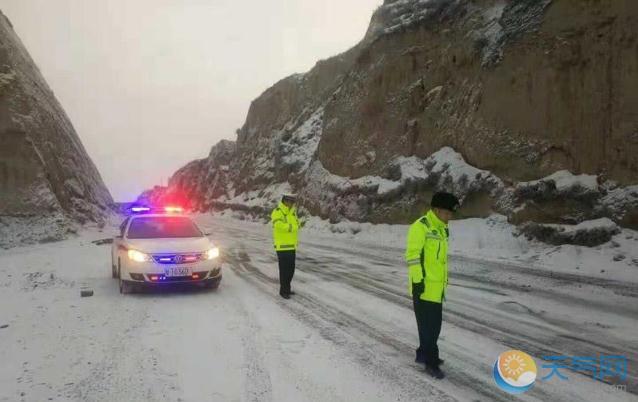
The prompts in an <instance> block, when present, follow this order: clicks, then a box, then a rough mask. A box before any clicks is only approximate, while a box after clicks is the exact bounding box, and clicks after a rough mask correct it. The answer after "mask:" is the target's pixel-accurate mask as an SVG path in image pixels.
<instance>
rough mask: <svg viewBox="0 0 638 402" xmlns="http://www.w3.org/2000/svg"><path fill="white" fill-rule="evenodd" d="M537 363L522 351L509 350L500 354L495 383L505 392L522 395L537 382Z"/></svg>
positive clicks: (494, 371) (496, 365)
mask: <svg viewBox="0 0 638 402" xmlns="http://www.w3.org/2000/svg"><path fill="white" fill-rule="evenodd" d="M536 373H537V369H536V363H535V362H534V359H532V357H531V356H530V355H528V354H527V353H525V352H521V351H520V350H508V351H507V352H503V353H501V354H500V356H499V357H498V359H496V362H495V363H494V370H493V374H494V381H496V385H498V386H499V387H500V388H501V389H502V390H503V391H506V392H509V393H510V394H521V393H523V392H525V391H528V390H529V389H531V388H532V386H533V385H534V381H536Z"/></svg>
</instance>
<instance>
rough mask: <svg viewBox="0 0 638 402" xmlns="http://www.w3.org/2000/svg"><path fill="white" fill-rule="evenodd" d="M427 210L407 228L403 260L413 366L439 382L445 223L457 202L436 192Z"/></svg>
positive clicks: (444, 194) (442, 376)
mask: <svg viewBox="0 0 638 402" xmlns="http://www.w3.org/2000/svg"><path fill="white" fill-rule="evenodd" d="M430 207H431V209H430V210H429V211H428V212H427V214H425V216H423V217H421V218H419V219H418V220H417V221H416V222H414V223H413V224H412V225H411V226H410V229H409V231H408V239H407V247H406V251H405V259H406V262H407V264H408V277H409V286H408V287H409V292H410V295H411V296H412V300H413V304H414V314H415V315H416V323H417V328H418V330H419V347H418V349H417V350H416V359H415V362H417V363H422V364H425V371H426V372H427V373H428V374H429V375H431V376H432V377H434V378H437V379H442V378H444V377H445V374H444V373H443V371H442V370H441V368H440V367H439V366H440V365H441V364H443V360H441V359H440V358H439V348H438V346H437V341H438V339H439V334H440V333H441V323H442V303H443V300H445V289H446V287H447V282H448V279H447V278H448V266H447V250H448V238H449V235H450V232H449V230H448V221H449V220H450V219H451V218H452V216H453V214H454V212H455V211H456V210H457V209H458V207H459V200H458V199H457V198H456V197H455V196H454V195H453V194H450V193H444V192H439V193H436V194H434V196H433V197H432V202H431V203H430Z"/></svg>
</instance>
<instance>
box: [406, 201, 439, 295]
mask: <svg viewBox="0 0 638 402" xmlns="http://www.w3.org/2000/svg"><path fill="white" fill-rule="evenodd" d="M448 237H449V230H448V225H446V224H445V223H444V222H443V221H441V220H440V219H439V218H438V217H437V216H436V214H435V213H434V211H432V210H430V211H428V213H427V214H426V215H425V216H423V217H422V218H420V219H419V220H417V221H416V222H414V223H413V224H412V225H411V226H410V229H409V231H408V239H407V245H406V250H405V261H406V262H407V265H408V278H409V284H408V292H409V293H410V295H412V284H413V283H419V282H421V281H424V285H425V291H424V292H423V293H422V294H421V295H420V296H419V297H420V299H421V300H427V301H432V302H436V303H441V302H442V301H443V300H444V299H445V289H446V288H447V282H448V266H447V249H448Z"/></svg>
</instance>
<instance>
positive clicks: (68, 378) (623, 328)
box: [0, 217, 638, 402]
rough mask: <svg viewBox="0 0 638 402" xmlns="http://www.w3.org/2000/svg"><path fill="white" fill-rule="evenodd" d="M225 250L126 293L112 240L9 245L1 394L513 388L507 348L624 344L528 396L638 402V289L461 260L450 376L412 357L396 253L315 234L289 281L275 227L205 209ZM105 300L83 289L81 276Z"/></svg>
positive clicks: (445, 397)
mask: <svg viewBox="0 0 638 402" xmlns="http://www.w3.org/2000/svg"><path fill="white" fill-rule="evenodd" d="M198 219H199V220H200V223H201V225H202V226H203V227H205V229H206V230H207V232H211V233H212V234H211V238H212V239H214V240H215V241H216V242H218V243H219V245H220V246H221V247H222V250H223V257H224V260H225V264H224V279H223V281H222V284H221V286H220V288H219V289H218V290H217V291H214V292H210V291H187V292H164V291H162V292H147V293H143V294H134V295H120V294H119V293H118V288H117V283H116V281H115V280H113V279H111V278H110V267H109V263H110V261H109V246H108V245H95V244H93V243H92V242H91V241H92V240H97V239H100V238H104V237H106V236H107V235H108V234H109V232H110V230H105V231H104V232H102V233H99V232H97V231H90V230H88V231H86V232H85V233H83V234H82V235H81V236H80V237H78V238H74V239H70V240H66V241H63V242H59V243H50V244H42V245H36V246H30V247H21V248H14V249H10V250H4V251H0V326H3V325H8V327H6V328H1V329H0V362H2V363H1V364H0V401H21V400H22V401H47V400H53V401H147V400H148V401H165V400H166V401H349V402H351V401H426V400H427V401H478V400H480V401H493V400H494V401H511V400H513V398H514V397H513V396H511V395H509V394H506V393H504V392H503V391H501V390H500V389H499V388H497V386H496V385H495V383H494V380H493V378H492V376H491V370H492V366H493V364H494V361H495V360H496V358H497V356H498V354H499V353H501V352H503V351H506V350H509V349H520V350H523V351H525V352H527V353H529V354H530V355H532V356H533V357H534V358H535V360H536V362H537V364H538V365H539V377H541V376H544V375H546V374H547V373H548V370H547V369H543V368H541V367H540V365H541V364H543V363H544V362H543V360H542V358H541V357H542V356H548V355H549V356H556V355H566V356H598V355H600V354H622V355H625V356H626V357H627V358H628V360H629V365H628V377H627V379H626V380H625V381H619V380H618V379H613V378H608V379H607V382H610V383H619V384H624V385H625V386H626V389H625V390H622V389H620V390H618V389H616V388H615V387H613V386H611V385H609V384H607V383H605V382H601V381H595V380H593V379H592V378H591V375H588V374H587V373H577V372H574V371H570V370H567V369H563V370H561V373H562V374H565V375H567V376H568V379H567V380H560V379H558V378H556V377H554V378H551V379H548V380H544V381H543V380H540V379H537V381H536V384H535V386H534V388H533V389H532V390H531V391H529V392H527V393H525V394H523V395H521V396H517V397H516V399H517V400H525V401H539V400H543V401H576V400H579V401H580V400H582V401H607V400H609V401H616V400H618V401H635V400H638V396H637V394H638V379H637V377H638V371H637V369H638V366H637V365H636V362H638V337H636V336H635V333H636V328H638V286H636V285H632V284H627V283H620V282H613V281H604V280H601V279H592V278H588V277H581V276H575V275H566V274H554V275H551V274H550V273H548V272H547V271H539V270H534V269H530V268H526V267H522V266H515V265H508V264H497V263H493V262H485V261H480V260H473V259H471V258H468V257H467V256H465V257H461V256H452V258H451V259H450V265H451V268H450V269H451V274H450V282H451V284H450V288H449V291H448V295H447V296H448V300H447V303H446V304H445V305H444V324H443V330H442V335H441V339H440V343H439V345H440V348H441V355H442V358H444V359H445V365H444V366H443V367H444V370H445V371H446V373H447V378H446V379H444V380H442V381H437V380H433V379H430V378H429V377H427V376H426V375H425V373H424V372H423V369H422V368H421V367H420V366H418V365H416V364H415V363H413V359H414V348H415V347H416V344H417V335H416V334H417V332H416V324H415V321H414V316H413V313H412V310H411V302H410V300H409V298H408V297H407V295H406V290H407V285H406V279H405V277H406V272H405V267H404V264H403V262H402V254H403V250H402V249H401V248H399V247H392V246H390V245H387V244H373V243H369V242H368V243H366V242H361V241H352V240H346V239H345V238H343V237H340V236H337V235H333V234H328V233H319V232H315V233H305V234H303V236H302V247H301V250H300V251H299V253H298V261H297V272H296V275H295V278H294V281H293V288H294V290H296V292H297V295H295V296H293V298H292V299H291V300H287V301H286V300H283V299H281V298H280V297H279V296H278V294H277V291H278V283H277V268H276V258H275V255H274V252H273V250H272V246H271V241H270V232H269V228H268V227H267V226H265V225H261V224H256V223H252V222H243V221H239V220H232V219H223V218H214V217H199V218H198ZM84 287H86V288H90V289H93V290H94V296H93V297H88V298H80V290H81V289H82V288H84Z"/></svg>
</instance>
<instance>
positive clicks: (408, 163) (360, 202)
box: [300, 147, 505, 222]
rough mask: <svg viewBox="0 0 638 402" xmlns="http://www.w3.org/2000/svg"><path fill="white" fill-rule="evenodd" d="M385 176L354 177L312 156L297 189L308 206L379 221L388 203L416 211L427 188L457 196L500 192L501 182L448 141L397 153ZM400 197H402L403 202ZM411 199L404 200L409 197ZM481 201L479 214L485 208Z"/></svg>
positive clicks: (339, 216) (323, 212)
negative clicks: (421, 154) (425, 153)
mask: <svg viewBox="0 0 638 402" xmlns="http://www.w3.org/2000/svg"><path fill="white" fill-rule="evenodd" d="M387 172H388V177H379V176H364V177H359V178H356V179H350V178H347V177H342V176H338V175H335V174H332V173H330V172H328V171H327V170H326V169H325V167H324V166H323V165H322V164H321V162H320V161H315V162H314V163H313V164H312V166H311V167H310V169H309V170H308V173H307V176H306V181H305V182H306V183H307V184H306V187H305V188H304V189H303V190H302V191H301V193H300V194H301V196H302V199H303V200H304V201H305V202H306V204H307V205H310V206H311V207H310V208H311V209H312V210H315V211H318V212H319V214H320V215H322V216H329V217H330V218H331V220H333V221H338V220H340V219H342V218H343V219H349V220H356V221H365V220H372V221H377V222H382V221H383V215H384V214H386V213H387V212H388V209H389V208H392V207H399V208H403V209H407V212H408V213H407V214H405V217H397V219H399V220H400V221H405V220H409V219H410V216H414V215H413V214H418V213H420V212H419V211H421V210H422V209H423V208H425V206H426V205H427V204H428V203H429V199H428V197H425V198H423V197H419V193H420V192H423V190H427V191H426V193H427V194H428V195H431V193H433V192H434V191H448V192H452V193H454V194H455V195H456V196H457V197H459V199H460V200H461V201H463V200H465V199H466V198H467V197H468V196H469V195H472V194H480V193H483V194H486V195H489V196H491V197H494V199H495V200H497V199H498V197H500V196H501V195H502V193H503V191H504V188H505V186H504V184H503V182H502V181H501V180H500V179H499V178H498V177H496V176H494V175H493V174H491V173H490V172H488V171H485V170H481V169H477V168H475V167H473V166H471V165H469V164H468V163H466V162H465V160H464V159H463V157H462V156H461V155H460V154H459V153H457V152H456V151H454V149H452V148H450V147H444V148H442V149H440V150H439V151H437V152H435V153H434V154H432V155H431V156H429V157H428V158H426V159H421V158H418V157H415V156H411V157H403V156H400V157H397V158H395V159H394V160H393V161H391V163H390V165H389V166H388V169H387ZM406 200H407V201H408V202H406ZM410 201H411V202H414V204H413V205H412V206H409V202H410ZM490 210H491V208H490V207H489V206H487V207H486V210H485V211H483V214H487V213H489V212H490Z"/></svg>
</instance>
